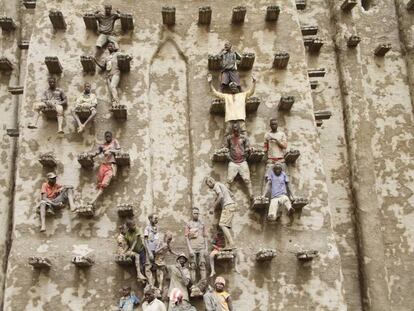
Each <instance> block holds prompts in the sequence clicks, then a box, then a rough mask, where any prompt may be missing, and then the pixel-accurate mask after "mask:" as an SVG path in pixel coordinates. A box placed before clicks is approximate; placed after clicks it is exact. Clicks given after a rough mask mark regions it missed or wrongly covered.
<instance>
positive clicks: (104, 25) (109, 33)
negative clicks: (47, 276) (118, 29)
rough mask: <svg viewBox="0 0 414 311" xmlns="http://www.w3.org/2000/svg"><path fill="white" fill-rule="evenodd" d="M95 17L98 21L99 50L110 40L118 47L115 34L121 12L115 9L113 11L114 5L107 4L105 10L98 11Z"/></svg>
mask: <svg viewBox="0 0 414 311" xmlns="http://www.w3.org/2000/svg"><path fill="white" fill-rule="evenodd" d="M94 15H95V18H96V21H97V22H98V33H99V36H98V39H97V40H96V47H97V49H98V50H100V49H102V47H103V46H104V45H105V44H107V43H108V42H111V43H113V44H114V45H115V46H116V47H117V45H118V43H117V40H116V38H115V37H114V36H113V32H114V26H115V22H116V21H117V20H118V19H120V18H121V12H120V11H119V10H115V13H114V12H112V5H110V4H105V5H104V12H101V11H99V10H98V11H96V12H95V14H94Z"/></svg>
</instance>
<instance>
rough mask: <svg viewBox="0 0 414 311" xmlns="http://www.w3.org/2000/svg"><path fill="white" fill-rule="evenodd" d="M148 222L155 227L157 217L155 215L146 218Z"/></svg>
mask: <svg viewBox="0 0 414 311" xmlns="http://www.w3.org/2000/svg"><path fill="white" fill-rule="evenodd" d="M148 220H149V222H150V224H151V225H152V226H155V225H156V224H157V223H158V215H157V214H155V213H154V214H151V215H149V216H148Z"/></svg>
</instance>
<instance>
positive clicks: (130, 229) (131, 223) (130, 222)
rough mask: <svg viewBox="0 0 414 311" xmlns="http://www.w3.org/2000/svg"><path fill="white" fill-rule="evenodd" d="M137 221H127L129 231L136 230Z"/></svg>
mask: <svg viewBox="0 0 414 311" xmlns="http://www.w3.org/2000/svg"><path fill="white" fill-rule="evenodd" d="M135 226H136V225H135V221H133V220H132V219H128V220H127V222H126V227H127V228H128V231H134V230H135Z"/></svg>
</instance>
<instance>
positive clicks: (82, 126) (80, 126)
mask: <svg viewBox="0 0 414 311" xmlns="http://www.w3.org/2000/svg"><path fill="white" fill-rule="evenodd" d="M84 129H85V126H84V125H79V128H78V133H82V132H83V130H84Z"/></svg>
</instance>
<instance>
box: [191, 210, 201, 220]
mask: <svg viewBox="0 0 414 311" xmlns="http://www.w3.org/2000/svg"><path fill="white" fill-rule="evenodd" d="M192 215H193V220H194V221H198V216H199V215H200V210H199V209H198V207H193V214H192Z"/></svg>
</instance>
